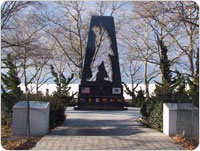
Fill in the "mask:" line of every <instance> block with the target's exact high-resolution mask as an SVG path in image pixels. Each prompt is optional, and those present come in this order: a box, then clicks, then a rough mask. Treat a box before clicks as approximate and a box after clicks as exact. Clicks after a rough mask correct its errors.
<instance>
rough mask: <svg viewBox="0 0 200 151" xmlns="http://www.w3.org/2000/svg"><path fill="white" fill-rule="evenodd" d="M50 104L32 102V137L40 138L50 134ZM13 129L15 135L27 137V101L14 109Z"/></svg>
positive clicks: (21, 102) (19, 103)
mask: <svg viewBox="0 0 200 151" xmlns="http://www.w3.org/2000/svg"><path fill="white" fill-rule="evenodd" d="M49 110H50V104H49V102H41V101H30V135H31V136H37V135H38V136H39V135H45V134H46V133H48V129H49ZM12 127H13V134H14V135H26V129H27V101H19V102H18V103H17V104H16V105H14V107H13V115H12Z"/></svg>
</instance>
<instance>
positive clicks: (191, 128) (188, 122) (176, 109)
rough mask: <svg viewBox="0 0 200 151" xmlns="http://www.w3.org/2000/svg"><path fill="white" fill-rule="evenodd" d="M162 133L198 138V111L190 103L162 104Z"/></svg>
mask: <svg viewBox="0 0 200 151" xmlns="http://www.w3.org/2000/svg"><path fill="white" fill-rule="evenodd" d="M163 133H164V134H166V135H168V136H171V135H176V134H181V135H184V136H196V137H199V111H198V108H196V107H192V104H191V103H180V104H177V103H164V104H163Z"/></svg>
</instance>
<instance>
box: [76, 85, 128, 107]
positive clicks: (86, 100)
mask: <svg viewBox="0 0 200 151" xmlns="http://www.w3.org/2000/svg"><path fill="white" fill-rule="evenodd" d="M75 109H76V110H127V108H124V97H123V87H122V86H119V85H118V86H112V85H106V86H102V85H100V86H98V85H80V86H79V96H78V106H77V107H75Z"/></svg>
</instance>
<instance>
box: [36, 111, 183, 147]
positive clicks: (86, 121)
mask: <svg viewBox="0 0 200 151" xmlns="http://www.w3.org/2000/svg"><path fill="white" fill-rule="evenodd" d="M66 115H67V118H66V120H65V122H64V123H63V125H62V126H59V127H57V128H55V129H54V130H52V131H51V132H50V133H49V134H48V135H46V136H44V137H43V138H42V139H41V140H40V141H39V142H37V144H36V146H35V147H34V148H33V149H34V150H183V148H182V147H181V146H180V145H178V144H176V143H175V142H174V141H173V140H172V139H171V138H170V137H168V136H166V135H165V134H163V133H160V132H158V131H156V130H153V129H150V128H145V127H143V126H142V125H140V124H139V123H137V122H136V119H137V118H138V117H139V109H137V108H129V110H127V111H74V110H73V108H68V109H67V110H66Z"/></svg>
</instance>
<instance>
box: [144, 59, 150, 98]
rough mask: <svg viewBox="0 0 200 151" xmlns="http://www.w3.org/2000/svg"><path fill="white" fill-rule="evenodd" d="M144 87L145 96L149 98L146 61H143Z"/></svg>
mask: <svg viewBox="0 0 200 151" xmlns="http://www.w3.org/2000/svg"><path fill="white" fill-rule="evenodd" d="M144 88H145V93H146V98H149V84H148V81H147V61H146V60H145V61H144Z"/></svg>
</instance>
